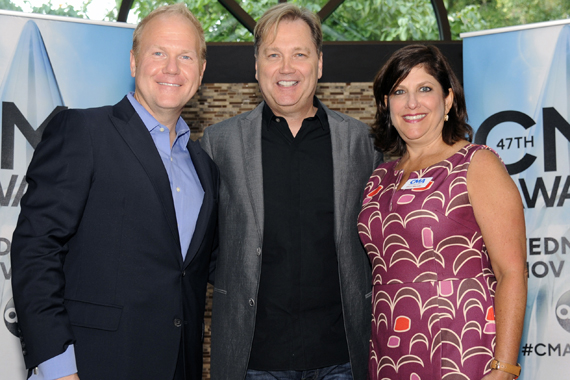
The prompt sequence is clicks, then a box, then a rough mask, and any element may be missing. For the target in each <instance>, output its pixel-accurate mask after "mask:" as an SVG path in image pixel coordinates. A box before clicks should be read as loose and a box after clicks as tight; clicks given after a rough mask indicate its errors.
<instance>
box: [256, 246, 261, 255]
mask: <svg viewBox="0 0 570 380" xmlns="http://www.w3.org/2000/svg"><path fill="white" fill-rule="evenodd" d="M259 255H261V248H259V247H257V256H259Z"/></svg>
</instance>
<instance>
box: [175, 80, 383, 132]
mask: <svg viewBox="0 0 570 380" xmlns="http://www.w3.org/2000/svg"><path fill="white" fill-rule="evenodd" d="M317 96H318V98H319V99H320V100H321V101H322V102H323V103H324V104H325V105H326V106H327V107H329V108H330V109H333V110H335V111H340V112H342V113H345V114H347V115H350V116H352V117H354V118H355V119H359V120H361V121H362V122H364V123H367V124H370V123H372V120H373V119H374V113H375V108H374V95H373V93H372V83H320V84H319V87H318V88H317ZM261 100H262V97H261V93H260V92H259V87H258V85H257V83H207V84H203V85H202V86H201V87H200V90H199V91H198V93H197V94H196V95H195V96H194V97H193V98H192V99H191V100H190V102H188V104H187V105H186V107H185V108H184V110H183V111H182V117H183V118H184V120H186V122H187V123H188V125H189V126H190V129H191V130H192V138H193V139H198V138H200V137H202V134H203V132H204V129H205V128H207V127H208V126H209V125H212V124H215V123H217V122H220V121H222V120H225V119H229V118H230V117H232V116H236V115H239V114H241V113H243V112H246V111H251V110H252V109H254V108H255V107H256V106H257V105H258V104H259V103H260V102H261Z"/></svg>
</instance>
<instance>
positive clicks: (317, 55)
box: [201, 3, 381, 380]
mask: <svg viewBox="0 0 570 380" xmlns="http://www.w3.org/2000/svg"><path fill="white" fill-rule="evenodd" d="M254 35H255V57H256V64H255V65H256V78H257V80H258V82H259V86H260V89H261V92H262V94H263V97H264V100H265V101H264V102H262V103H261V104H260V105H259V106H258V107H257V108H256V109H254V110H253V111H251V112H247V113H244V114H242V115H239V116H236V117H233V118H231V119H229V120H226V121H224V122H221V123H219V124H216V125H213V126H211V127H209V128H206V130H205V132H204V137H203V138H202V141H201V143H202V147H203V149H204V150H205V151H206V152H207V153H208V154H209V155H210V156H211V157H212V159H213V160H214V162H215V163H216V164H217V165H218V166H219V169H220V180H221V184H220V193H219V194H220V195H219V237H220V244H219V252H218V259H217V267H216V274H215V288H214V305H213V311H212V345H211V349H212V351H211V376H212V379H213V380H233V379H236V380H242V379H244V378H245V379H293V378H299V379H300V378H303V379H305V378H311V379H335V380H339V379H358V380H362V379H365V378H366V373H367V366H368V365H367V362H368V344H369V337H370V320H371V298H370V296H371V285H372V282H371V266H370V263H369V260H368V257H367V256H366V253H365V251H364V249H363V247H362V245H361V243H360V240H359V238H358V233H357V217H358V213H359V212H360V208H361V204H362V194H363V190H364V186H365V185H366V182H367V181H368V179H369V176H370V174H371V173H372V171H373V170H374V168H375V167H376V166H377V164H379V162H380V161H381V154H379V153H376V152H375V150H374V148H373V143H372V139H371V136H370V134H369V128H368V127H367V126H366V125H365V124H364V123H361V122H359V121H357V120H355V119H352V118H350V117H348V116H346V115H343V114H341V113H338V112H335V111H331V110H329V109H328V108H327V107H326V106H324V105H323V104H322V103H321V102H320V101H319V100H318V99H317V98H316V97H315V91H316V88H317V81H318V79H319V78H320V77H321V74H322V63H323V56H322V52H321V47H322V32H321V25H320V21H319V19H318V17H317V16H316V15H315V14H314V13H312V12H309V11H307V10H303V9H300V8H299V7H297V6H296V5H293V4H289V3H283V4H279V5H277V6H274V7H272V8H271V9H269V10H268V11H267V12H266V13H265V14H264V15H263V16H262V17H261V19H260V20H259V22H258V23H257V26H256V28H255V32H254Z"/></svg>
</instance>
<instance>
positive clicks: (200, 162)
mask: <svg viewBox="0 0 570 380" xmlns="http://www.w3.org/2000/svg"><path fill="white" fill-rule="evenodd" d="M187 148H188V152H190V158H191V159H192V163H193V164H194V168H195V169H196V173H197V174H198V178H199V179H200V183H201V184H202V189H203V190H204V200H203V201H202V207H200V212H199V213H198V219H197V221H196V229H195V230H194V235H192V240H191V241H190V246H189V247H188V252H187V253H186V258H185V259H184V267H186V266H188V264H189V263H190V262H191V261H192V259H193V258H194V257H195V256H196V253H197V252H198V251H199V249H200V246H201V245H202V241H203V240H204V236H205V235H206V229H207V228H208V221H209V219H210V216H211V214H212V207H213V206H214V202H215V199H214V178H212V172H211V170H210V166H209V165H208V162H207V160H206V155H205V152H204V151H203V150H202V148H200V145H199V143H198V142H196V141H192V140H190V141H188V145H187Z"/></svg>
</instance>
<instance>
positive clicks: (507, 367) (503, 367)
mask: <svg viewBox="0 0 570 380" xmlns="http://www.w3.org/2000/svg"><path fill="white" fill-rule="evenodd" d="M489 367H490V368H491V369H498V370H499V371H503V372H506V373H510V374H511V375H515V379H516V378H518V377H519V376H520V374H521V365H520V364H519V363H517V365H512V364H509V363H505V362H500V361H498V360H497V359H495V358H493V360H491V364H489Z"/></svg>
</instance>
